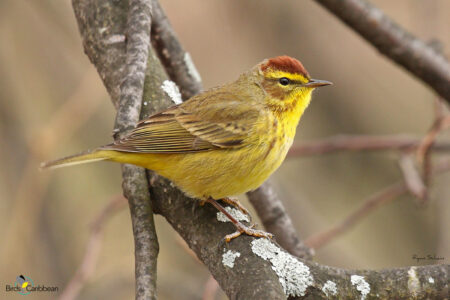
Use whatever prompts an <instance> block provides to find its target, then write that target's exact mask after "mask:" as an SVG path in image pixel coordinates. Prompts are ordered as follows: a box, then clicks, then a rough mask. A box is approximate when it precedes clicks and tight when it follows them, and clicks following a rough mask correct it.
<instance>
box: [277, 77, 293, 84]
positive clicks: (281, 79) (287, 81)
mask: <svg viewBox="0 0 450 300" xmlns="http://www.w3.org/2000/svg"><path fill="white" fill-rule="evenodd" d="M278 81H279V82H280V84H281V85H288V84H289V83H291V81H290V80H289V78H286V77H281V78H280V80H278Z"/></svg>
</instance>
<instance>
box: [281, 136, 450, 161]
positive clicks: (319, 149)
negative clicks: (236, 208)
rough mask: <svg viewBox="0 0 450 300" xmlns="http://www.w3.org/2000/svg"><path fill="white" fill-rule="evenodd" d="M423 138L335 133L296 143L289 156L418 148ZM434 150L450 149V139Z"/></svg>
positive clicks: (434, 145) (436, 144)
mask: <svg viewBox="0 0 450 300" xmlns="http://www.w3.org/2000/svg"><path fill="white" fill-rule="evenodd" d="M420 142H421V139H420V138H416V137H411V136H407V135H379V136H370V135H344V134H340V135H335V136H331V137H328V138H324V139H321V140H318V141H311V142H302V143H300V144H297V145H296V144H294V145H293V146H292V147H291V149H290V150H289V153H288V157H296V156H302V155H320V154H326V153H333V152H339V151H382V150H383V151H384V150H403V151H405V150H409V149H416V148H417V147H418V146H419V145H420ZM431 149H432V150H433V151H447V152H448V151H450V141H447V140H445V141H440V142H436V143H434V144H433V145H432V148H431Z"/></svg>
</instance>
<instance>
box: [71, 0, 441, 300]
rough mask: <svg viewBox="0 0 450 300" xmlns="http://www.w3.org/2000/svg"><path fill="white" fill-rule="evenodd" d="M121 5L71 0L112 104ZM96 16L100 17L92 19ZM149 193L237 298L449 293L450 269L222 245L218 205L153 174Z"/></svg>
mask: <svg viewBox="0 0 450 300" xmlns="http://www.w3.org/2000/svg"><path fill="white" fill-rule="evenodd" d="M75 2H76V3H78V4H79V5H77V4H75ZM124 2H125V1H123V2H116V1H115V0H110V1H108V0H105V1H103V2H102V3H101V4H98V3H97V1H93V0H78V1H77V0H74V7H75V12H76V15H77V18H78V19H79V22H80V23H82V25H80V32H81V34H82V36H83V43H84V45H85V50H86V52H87V54H88V56H89V57H90V59H91V61H92V62H93V63H94V64H95V65H96V66H97V68H98V70H99V73H100V75H101V77H102V79H103V81H104V82H105V85H106V86H107V88H108V91H109V92H110V94H111V96H112V98H113V99H117V98H115V96H116V95H117V94H119V93H117V89H118V86H119V84H120V81H119V80H117V78H122V76H119V75H117V73H122V72H124V71H123V66H124V63H125V60H124V59H123V58H124V55H125V54H124V53H125V47H123V46H120V42H119V44H116V43H115V42H114V43H110V42H111V41H117V40H119V41H120V40H121V38H120V36H121V35H123V33H124V31H125V30H124V29H125V28H126V27H125V22H124V21H123V20H124V18H126V12H127V6H126V4H124ZM80 3H81V4H80ZM94 15H95V17H96V18H94V17H90V16H94ZM104 28H105V29H104ZM117 36H119V38H117V39H116V37H117ZM105 41H107V43H105ZM111 55H114V56H111ZM148 58H149V63H148V68H147V71H146V78H145V87H144V96H143V98H144V101H147V100H155V99H158V100H159V102H150V103H149V104H150V105H147V106H152V107H153V106H154V107H153V109H162V108H163V107H164V106H167V105H169V104H171V102H170V100H169V98H168V97H167V96H166V95H164V93H163V92H162V90H161V89H157V87H159V86H160V85H161V83H162V82H165V80H166V78H165V76H166V75H165V73H164V71H163V70H162V68H161V67H160V65H159V64H158V63H157V61H158V59H157V58H156V57H155V55H154V54H153V51H152V50H151V49H150V53H149V56H148ZM118 60H121V63H117V61H118ZM113 61H114V62H113ZM161 93H162V94H161ZM144 104H145V102H144ZM147 106H145V105H144V107H143V108H146V107H147ZM144 113H145V114H147V113H149V112H144ZM150 190H151V195H152V201H153V203H154V211H156V212H158V213H161V214H162V215H163V216H164V217H165V218H166V219H167V220H168V222H169V223H170V224H172V226H173V227H174V229H175V230H176V231H177V232H179V233H180V235H181V236H182V237H183V239H184V240H185V241H186V242H187V243H188V245H189V247H190V248H191V249H193V250H194V252H195V253H196V255H197V256H198V257H199V258H200V259H201V260H202V262H203V263H204V264H205V265H206V266H207V267H208V269H209V270H210V271H211V273H212V274H213V275H214V277H215V278H216V280H217V281H218V282H219V284H220V286H221V287H222V288H223V289H224V291H225V292H226V293H227V295H228V296H229V297H230V298H232V299H237V298H239V299H286V294H287V295H289V296H295V295H297V296H309V297H310V298H314V299H327V298H330V297H331V298H332V297H336V298H346V299H361V297H362V296H364V295H365V296H367V298H368V297H376V296H379V297H381V298H383V297H384V298H387V297H392V298H396V299H406V298H410V296H411V295H417V296H420V297H421V298H427V297H439V296H440V295H442V294H443V293H445V288H444V287H445V285H446V283H447V281H448V275H447V274H448V272H449V268H448V266H427V267H411V268H403V269H393V270H384V271H344V270H340V269H336V268H330V267H326V266H320V265H318V264H315V263H311V262H308V261H303V260H299V259H296V258H294V257H293V256H291V255H289V254H288V253H286V252H285V251H284V250H283V249H281V248H280V247H279V246H277V245H276V244H275V243H273V242H271V241H269V240H266V239H255V238H253V237H249V236H241V237H239V238H238V239H235V240H233V241H232V242H230V243H229V244H225V243H224V242H223V237H224V236H225V234H228V233H231V232H233V231H234V228H233V226H232V225H231V223H222V222H219V221H218V219H217V212H216V211H215V209H214V208H212V207H210V206H208V205H205V206H199V205H198V202H197V201H195V200H194V199H189V198H187V197H186V196H184V195H183V194H182V193H181V192H180V191H179V190H177V189H176V188H174V187H173V186H171V184H170V183H169V181H167V180H166V179H164V178H162V177H159V176H156V175H155V174H152V176H151V178H150ZM359 276H361V277H359ZM430 278H432V282H433V283H431V279H430ZM327 295H328V296H327Z"/></svg>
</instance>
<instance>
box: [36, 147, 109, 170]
mask: <svg viewBox="0 0 450 300" xmlns="http://www.w3.org/2000/svg"><path fill="white" fill-rule="evenodd" d="M110 152H111V151H107V150H106V151H105V150H93V151H86V152H82V153H79V154H75V155H71V156H67V157H64V158H60V159H57V160H53V161H48V162H44V163H41V166H40V168H41V170H45V169H56V168H62V167H68V166H73V165H79V164H84V163H90V162H94V161H100V160H106V159H109V158H110V157H109V155H108V154H109V153H110Z"/></svg>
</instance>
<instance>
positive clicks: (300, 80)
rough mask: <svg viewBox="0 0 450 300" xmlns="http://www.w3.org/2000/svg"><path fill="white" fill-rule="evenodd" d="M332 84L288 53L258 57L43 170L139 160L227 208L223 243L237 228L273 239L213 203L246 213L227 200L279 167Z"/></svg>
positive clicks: (137, 162)
mask: <svg viewBox="0 0 450 300" xmlns="http://www.w3.org/2000/svg"><path fill="white" fill-rule="evenodd" d="M330 84H331V82H328V81H324V80H316V79H311V78H310V76H309V74H308V72H307V71H306V69H305V68H304V67H303V65H302V64H301V63H300V62H299V61H298V60H296V59H294V58H291V57H289V56H279V57H275V58H272V59H268V60H264V61H263V62H261V63H260V64H258V65H256V66H255V67H254V68H252V69H251V70H250V71H248V72H246V73H244V74H242V75H241V76H240V77H239V78H238V79H237V80H236V81H235V82H232V83H229V84H226V85H223V86H221V87H216V88H213V89H210V90H208V91H205V92H203V93H201V94H198V95H196V96H194V97H192V98H190V99H189V100H187V101H186V102H184V103H182V104H179V105H175V106H172V107H170V108H168V109H167V110H165V111H162V112H160V113H157V114H155V115H152V116H150V117H149V118H148V119H146V120H143V121H141V122H140V123H139V124H138V125H137V127H136V128H135V129H134V130H132V131H131V132H130V133H129V134H128V135H127V136H126V137H124V138H123V139H121V140H118V141H116V142H114V143H112V144H109V145H106V146H103V147H99V148H97V149H96V150H94V151H92V152H85V153H81V154H77V155H74V156H70V157H66V158H62V159H59V160H56V161H51V162H47V163H43V164H42V165H41V167H42V168H55V167H62V166H69V165H74V164H79V163H85V162H92V161H100V160H107V161H114V162H119V163H127V164H133V165H138V166H141V167H144V168H147V169H150V170H153V171H156V172H157V173H158V174H160V175H162V176H164V177H166V178H168V179H170V180H171V181H172V182H173V183H174V184H175V185H176V186H177V187H178V188H180V189H181V190H182V191H184V193H186V194H187V195H188V196H190V197H193V198H198V199H200V200H202V201H203V202H205V201H207V202H210V203H211V204H213V205H214V206H215V207H216V208H217V209H219V210H220V211H222V212H223V213H225V214H226V215H227V217H228V218H230V220H231V221H232V222H233V223H234V224H235V226H236V227H237V229H238V231H237V232H236V233H235V234H232V235H229V236H227V237H226V240H227V241H229V240H231V238H234V237H236V236H238V235H239V234H241V233H246V234H249V235H253V236H262V237H271V234H269V233H266V232H264V231H261V230H255V229H253V228H252V227H247V226H245V225H243V224H241V223H240V222H239V221H237V220H236V219H235V218H233V217H232V216H231V215H230V214H229V213H228V212H227V211H226V210H224V208H223V207H222V206H221V205H220V204H218V203H217V202H216V201H215V200H222V201H225V202H226V203H229V204H232V205H234V206H236V207H238V208H239V209H241V210H243V211H244V212H246V210H245V209H244V208H243V207H242V206H241V205H240V204H239V203H238V202H237V200H232V199H230V198H228V197H230V196H234V195H238V194H242V193H245V192H248V191H250V190H253V189H256V188H257V187H259V186H260V185H261V184H262V183H263V182H264V181H265V180H266V179H267V178H268V177H269V176H270V175H271V174H272V173H273V172H274V171H275V170H276V169H277V168H278V167H279V166H280V164H281V163H282V162H283V160H284V159H285V157H286V154H287V152H288V150H289V148H290V147H291V145H292V142H293V141H294V136H295V131H296V127H297V124H298V122H299V121H300V117H301V116H302V114H303V112H304V111H305V109H306V107H307V106H308V104H309V103H310V101H311V93H312V91H313V90H314V89H315V88H317V87H321V86H325V85H330Z"/></svg>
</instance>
